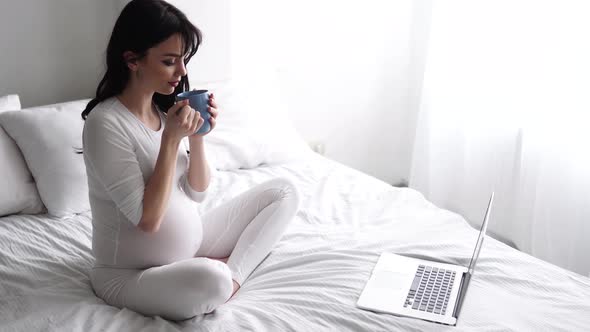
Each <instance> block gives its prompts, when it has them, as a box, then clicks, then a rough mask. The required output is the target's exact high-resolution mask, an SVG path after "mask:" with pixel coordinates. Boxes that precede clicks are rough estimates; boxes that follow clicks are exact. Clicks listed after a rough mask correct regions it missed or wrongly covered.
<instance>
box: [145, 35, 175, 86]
mask: <svg viewBox="0 0 590 332" xmlns="http://www.w3.org/2000/svg"><path fill="white" fill-rule="evenodd" d="M182 49H183V44H182V38H181V37H180V35H179V34H174V35H172V36H170V38H168V39H166V40H165V41H163V42H161V43H160V44H158V45H156V46H154V47H152V48H150V49H149V50H148V52H147V55H146V56H145V57H143V58H142V59H141V60H139V61H138V78H139V80H140V83H141V84H142V85H143V86H144V87H145V88H146V89H150V90H154V91H155V92H158V93H160V94H163V95H169V94H171V93H173V92H174V90H175V89H176V86H178V84H180V78H181V77H182V76H185V75H186V68H185V66H184V61H183V60H184V58H183V56H182V54H183V53H182Z"/></svg>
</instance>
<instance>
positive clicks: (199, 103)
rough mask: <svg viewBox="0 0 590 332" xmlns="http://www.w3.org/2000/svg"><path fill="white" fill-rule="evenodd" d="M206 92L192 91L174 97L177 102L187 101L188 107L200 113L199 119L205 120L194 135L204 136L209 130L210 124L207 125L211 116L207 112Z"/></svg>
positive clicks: (207, 98)
mask: <svg viewBox="0 0 590 332" xmlns="http://www.w3.org/2000/svg"><path fill="white" fill-rule="evenodd" d="M207 92H208V91H207V90H192V91H185V92H181V93H179V94H177V95H176V101H177V102H178V101H181V100H185V99H188V103H189V105H190V106H191V107H192V108H194V109H195V110H196V111H197V112H199V113H201V117H202V118H203V120H205V122H204V123H203V125H202V126H201V128H200V129H199V130H197V132H196V134H205V133H208V132H209V130H211V123H209V119H210V118H211V114H209V112H208V111H207V109H208V107H209V94H208V93H207ZM179 112H180V110H179Z"/></svg>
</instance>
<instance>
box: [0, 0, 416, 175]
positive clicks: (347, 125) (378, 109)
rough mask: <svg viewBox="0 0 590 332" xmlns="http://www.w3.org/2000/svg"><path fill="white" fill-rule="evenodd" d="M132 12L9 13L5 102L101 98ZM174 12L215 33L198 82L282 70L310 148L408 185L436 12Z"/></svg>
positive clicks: (112, 2)
mask: <svg viewBox="0 0 590 332" xmlns="http://www.w3.org/2000/svg"><path fill="white" fill-rule="evenodd" d="M126 2H127V1H125V0H109V1H93V0H54V1H51V2H49V1H40V0H23V1H11V2H7V1H3V2H1V3H0V45H1V47H2V51H1V53H0V77H2V78H3V80H2V84H0V95H3V94H8V93H17V94H19V95H20V96H21V101H22V104H23V106H24V107H28V106H35V105H43V104H49V103H55V102H61V101H67V100H73V99H79V98H88V97H90V96H92V94H93V93H94V90H95V88H96V85H97V83H98V80H99V79H100V77H101V76H102V74H103V70H104V68H103V56H104V50H105V48H106V44H107V42H108V37H109V34H110V31H111V29H112V26H113V24H114V21H115V19H116V15H118V13H119V11H120V9H121V8H122V7H123V5H124V4H125V3H126ZM171 2H173V3H175V4H176V5H177V6H179V7H180V8H181V9H184V10H187V9H189V8H190V6H197V7H198V8H197V9H196V10H195V12H194V13H193V14H191V15H193V17H194V18H195V19H196V20H197V21H198V22H199V25H200V27H201V28H203V29H204V30H205V31H206V37H207V39H206V43H205V44H204V46H203V49H202V51H201V52H200V53H199V55H198V60H199V61H195V64H194V65H193V68H189V69H191V73H196V74H195V76H198V77H199V78H200V79H201V80H202V81H211V80H221V79H224V78H226V77H227V76H228V75H230V73H229V68H230V65H231V66H232V67H240V66H252V65H253V64H255V63H256V62H258V63H261V62H264V64H265V65H271V66H273V68H274V69H275V70H276V72H277V74H278V77H279V80H280V84H281V86H282V88H283V89H284V90H283V91H284V92H285V98H287V100H288V102H289V105H290V109H291V118H292V119H293V121H294V123H295V126H296V127H297V129H298V130H299V131H300V133H301V134H302V135H303V137H304V138H305V139H306V140H308V141H309V142H319V143H322V144H323V145H324V147H325V155H326V156H327V157H330V158H332V159H335V160H337V161H340V162H342V163H344V164H347V165H349V166H351V167H354V168H356V169H359V170H361V171H363V172H365V173H368V174H371V175H373V176H375V177H377V178H380V179H382V180H384V181H386V182H388V183H392V184H396V183H399V182H403V181H405V180H406V179H407V178H408V173H409V166H410V160H411V149H412V142H413V136H414V134H413V133H414V128H415V118H416V110H417V107H418V102H417V101H418V100H419V99H418V97H419V86H420V83H421V78H420V77H421V74H420V73H421V62H420V61H421V60H420V59H421V57H420V54H421V51H422V50H421V47H422V46H421V41H422V39H420V38H418V39H416V38H415V37H416V36H418V37H420V36H421V35H420V31H421V30H420V28H421V27H422V23H423V21H421V19H422V16H421V15H423V13H424V12H425V10H424V9H425V8H426V7H424V5H423V4H424V3H425V1H416V2H413V1H411V0H397V1H389V0H387V1H386V0H372V1H346V2H341V1H336V0H325V1H321V2H317V1H312V0H302V1H280V2H277V1H270V0H251V1H232V0H223V1H219V0H217V1H216V0H201V1H199V2H198V4H195V2H194V1H190V0H171ZM269 13H274V15H268V14H269ZM189 16H190V15H189ZM230 21H231V23H230ZM197 62H198V64H197ZM230 62H231V64H230ZM195 76H193V77H195Z"/></svg>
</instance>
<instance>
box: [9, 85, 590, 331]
mask: <svg viewBox="0 0 590 332" xmlns="http://www.w3.org/2000/svg"><path fill="white" fill-rule="evenodd" d="M216 95H217V98H218V100H223V99H224V98H226V99H225V100H227V101H229V100H233V102H234V106H235V105H243V104H248V101H247V100H244V99H240V98H237V97H236V98H232V97H231V95H228V94H226V95H225V96H224V95H223V93H222V91H220V92H219V93H217V94H216ZM234 97H235V96H234ZM86 102H87V101H86V100H83V101H79V102H75V103H73V104H72V103H69V104H65V106H64V105H61V106H59V105H58V106H53V108H52V109H53V110H54V111H55V112H54V113H47V112H49V111H43V110H39V109H36V110H29V111H28V113H29V115H31V114H32V115H34V116H31V117H30V119H29V120H28V121H29V122H34V121H43V122H42V125H40V126H39V125H37V127H31V128H28V127H23V126H24V125H25V124H26V122H25V121H21V122H18V121H13V120H14V119H17V118H19V119H20V118H24V117H25V116H24V115H22V114H25V113H27V111H26V110H20V111H15V112H12V113H11V114H10V115H6V116H5V115H3V114H0V125H2V126H3V127H4V129H6V131H7V132H8V134H9V135H11V136H12V138H13V139H14V140H15V141H16V143H18V146H19V148H20V149H21V151H22V153H23V154H24V161H23V163H24V162H25V161H26V164H27V166H28V168H29V169H30V170H31V172H32V174H33V177H34V179H35V181H36V182H35V183H36V184H35V186H36V187H37V188H38V190H39V194H40V196H41V198H43V203H44V205H45V206H47V209H48V210H45V211H44V212H43V213H22V212H21V213H20V214H12V215H7V216H4V217H1V218H0V331H395V330H403V331H434V330H436V331H440V330H450V331H473V330H486V331H541V330H547V331H559V330H563V331H582V330H588V329H589V328H590V279H589V278H587V277H583V276H580V275H578V274H576V273H574V272H570V271H567V270H564V269H562V268H559V267H556V266H554V265H552V264H549V263H546V262H544V261H541V260H539V259H536V258H534V257H532V256H529V255H527V254H524V253H522V252H519V251H517V250H515V249H513V248H511V247H509V246H507V245H505V244H503V243H501V242H499V241H496V240H494V239H493V238H489V237H488V238H487V239H486V241H485V242H484V245H483V249H482V252H481V255H480V258H479V261H478V265H477V269H476V271H475V275H474V277H473V279H472V281H471V284H470V288H469V291H468V294H467V297H466V299H465V303H464V305H463V309H462V311H461V316H460V317H459V320H458V323H457V326H455V327H451V326H444V325H439V324H435V323H429V322H425V321H421V320H417V319H412V318H403V317H397V316H394V315H389V314H380V313H374V312H371V311H365V310H361V309H359V308H357V307H356V306H355V304H356V301H357V299H358V297H359V295H360V293H361V291H362V289H363V287H364V285H365V283H366V281H367V280H368V278H369V276H370V274H371V271H372V268H373V266H374V265H375V263H376V261H377V259H378V257H379V255H380V254H381V253H382V252H384V251H388V252H392V253H398V254H405V255H410V256H414V257H421V258H429V259H434V260H440V261H446V262H450V263H455V264H462V265H467V264H468V263H469V260H470V258H471V254H472V250H473V246H474V244H475V241H476V238H477V233H478V232H477V230H475V229H474V228H473V227H471V226H470V225H469V224H468V223H467V221H466V220H465V219H464V218H462V217H461V216H459V215H457V214H454V213H452V212H450V211H448V210H444V209H440V208H438V207H437V206H435V205H433V204H432V203H430V202H429V201H428V200H427V199H425V198H424V196H423V195H422V194H420V193H419V192H418V191H416V190H414V189H411V188H397V187H393V186H391V185H388V184H387V183H385V182H382V181H380V180H378V179H376V178H373V177H371V176H369V175H366V174H364V173H361V172H359V171H357V170H354V169H352V168H350V167H347V166H345V165H343V164H340V163H338V162H336V161H334V160H331V159H328V158H325V157H323V156H321V155H318V154H316V153H313V152H312V151H311V150H309V149H305V148H303V147H302V145H301V144H299V148H296V147H295V145H297V143H294V141H295V140H293V141H291V142H287V141H285V140H283V141H281V139H279V138H277V137H279V136H280V137H283V138H284V137H287V136H289V134H287V132H288V128H286V127H281V126H280V125H278V123H279V122H280V121H279V119H274V120H273V121H275V122H274V123H275V124H277V125H276V126H275V129H276V130H277V132H274V133H268V132H267V136H266V137H263V136H260V135H261V134H260V133H261V132H262V131H263V130H262V128H260V127H256V125H255V124H256V122H248V121H247V120H245V117H244V116H240V115H239V114H240V113H239V112H235V113H232V112H234V111H231V110H232V108H234V106H232V103H231V102H228V103H227V104H226V105H225V106H226V110H228V115H227V117H226V118H225V120H224V122H223V123H225V125H222V124H221V123H222V122H221V121H220V122H219V128H218V129H216V130H218V132H217V133H216V134H215V135H213V134H211V137H208V141H207V144H208V149H209V150H207V154H208V156H210V158H211V163H212V164H213V165H214V166H215V167H214V168H213V169H214V172H213V176H212V182H211V184H210V188H209V190H210V192H209V195H208V197H207V199H206V200H205V201H204V202H203V203H202V204H200V205H199V206H198V209H199V211H201V212H202V211H206V210H208V209H210V208H212V207H214V206H216V205H217V204H221V203H222V202H224V201H226V200H229V199H231V198H232V197H233V196H235V195H237V194H239V193H241V192H242V191H245V190H247V189H248V188H250V187H252V186H253V185H255V184H258V183H261V182H263V181H266V180H269V179H272V178H275V177H286V178H289V179H290V180H292V181H293V182H295V183H296V184H297V186H298V188H299V190H300V192H301V194H302V195H301V207H300V210H299V211H298V213H297V214H296V216H295V218H294V219H293V220H292V222H291V224H290V226H289V227H288V229H287V230H286V231H285V234H284V236H283V237H282V238H281V240H280V241H279V242H278V243H277V245H276V246H275V247H274V249H273V250H272V252H271V253H270V254H269V255H268V256H267V257H266V259H265V260H264V261H263V262H262V263H261V264H260V265H259V266H258V267H257V268H256V270H255V271H254V272H253V274H252V275H251V276H250V277H249V278H248V279H247V280H246V281H245V282H244V284H243V285H242V287H241V288H240V290H239V291H238V292H237V293H236V296H235V297H234V298H233V299H232V300H230V301H229V302H228V303H226V304H224V305H222V306H220V307H219V308H217V309H216V310H215V311H214V312H212V313H210V314H206V315H201V316H197V317H194V318H192V319H190V320H186V321H181V322H173V321H167V320H164V319H162V318H160V317H145V316H143V315H141V314H138V313H135V312H133V311H130V310H127V309H122V310H120V309H118V308H115V307H112V306H109V305H107V304H105V303H104V302H103V301H102V300H101V299H100V298H98V297H96V296H95V294H94V293H93V291H92V288H91V286H90V282H89V278H88V273H89V269H90V268H91V266H92V264H93V256H92V251H91V235H92V228H91V227H92V226H91V214H90V211H89V209H88V207H87V205H84V204H87V199H86V200H84V197H83V196H84V195H80V192H83V191H84V190H87V187H84V181H83V179H84V174H78V173H79V172H77V171H76V169H69V167H80V165H77V164H76V163H79V160H80V159H72V161H71V162H70V161H68V163H65V162H64V161H63V160H62V159H63V158H76V157H72V155H73V154H71V149H70V148H71V147H72V146H75V145H76V144H75V142H79V141H78V140H79V139H80V137H79V135H78V134H79V133H78V131H79V130H80V127H79V124H78V122H72V123H71V124H68V125H67V126H65V127H64V128H65V129H63V130H62V131H64V132H66V131H69V130H71V131H73V132H74V133H75V134H72V135H65V136H64V137H62V138H63V139H64V140H66V142H65V143H64V142H61V143H59V144H53V145H43V140H41V139H40V138H36V139H34V137H33V136H35V135H37V133H36V131H35V130H33V129H38V130H37V131H39V132H41V133H40V134H39V135H41V134H42V131H43V130H45V128H50V127H51V123H49V122H48V121H56V122H58V123H60V124H61V125H63V122H64V121H70V120H69V119H70V118H71V119H74V118H75V119H77V120H75V121H80V120H79V110H80V107H81V106H80V105H85V103H86ZM19 106H20V105H19ZM274 106H276V105H274ZM68 109H70V110H73V111H71V112H70V111H67V110H68ZM275 110H276V107H273V111H275ZM0 111H1V110H0ZM16 112H22V113H16ZM43 112H46V113H47V114H49V115H51V116H50V117H47V118H46V119H42V118H43V114H45V113H43ZM60 112H62V113H60ZM68 112H70V113H68ZM253 113H254V111H253V110H248V112H247V114H249V117H250V118H251V115H252V114H253ZM60 114H61V115H64V114H70V115H68V116H66V117H62V118H60V117H59V116H58V115H60ZM72 114H73V115H72ZM232 114H233V115H232ZM242 115H243V113H242ZM64 116H65V115H64ZM269 116H270V115H269ZM39 118H41V120H39ZM55 119H57V120H55ZM71 121H74V120H71ZM245 123H248V124H247V125H246V124H245ZM236 124H239V125H237V126H236ZM232 126H233V127H232ZM232 128H233V129H232ZM277 128H278V129H277ZM244 130H245V131H244ZM0 133H2V132H1V131H0ZM19 133H26V135H24V136H19ZM254 133H258V136H256V135H257V134H254ZM278 133H280V134H281V135H278ZM58 134H59V135H61V132H60V133H55V132H52V136H51V137H52V140H59V137H57V136H59V135H58ZM31 137H33V138H31ZM273 137H274V138H275V139H270V138H273ZM291 137H293V135H291ZM0 139H1V137H0ZM25 140H32V142H33V143H34V144H26V142H25ZM67 140H73V141H75V142H70V141H67ZM7 144H8V143H7ZM11 144H12V143H11ZM273 144H275V145H274V146H273ZM39 145H41V147H40V146H39ZM63 146H66V147H68V149H70V150H67V151H66V152H67V153H65V152H64V154H63V158H57V160H53V159H56V158H55V156H56V155H59V153H55V152H51V149H58V148H63ZM35 149H37V150H35ZM39 149H41V150H39ZM45 150H48V151H49V152H47V151H45ZM2 151H4V150H2V149H0V152H1V153H4V152H2ZM243 151H249V152H250V153H247V154H244V153H243ZM295 151H298V152H297V153H295ZM44 152H45V153H46V154H45V155H44ZM2 160H3V159H2V158H0V166H2ZM53 162H56V163H58V164H56V165H57V166H59V170H60V172H57V173H51V174H50V175H51V176H47V175H46V174H45V175H44V174H42V173H41V171H42V170H45V169H47V168H52V167H53V168H55V167H57V166H56V165H53V166H51V165H52V164H51V163H53ZM60 163H61V164H60ZM76 165H77V166H76ZM3 167H4V166H3ZM3 171H5V170H4V169H3ZM60 176H67V177H68V178H67V179H68V180H63V179H62V180H60V178H59V177H60ZM76 178H77V180H74V179H76ZM6 179H8V178H7V177H6V178H5V180H6ZM64 183H65V184H64ZM60 185H62V186H61V187H60ZM77 186H79V187H80V188H78V187H77ZM47 188H50V189H51V190H48V189H47ZM2 190H5V188H2ZM68 195H69V196H68ZM80 196H82V197H80ZM5 197H11V196H7V195H5ZM64 197H70V198H68V199H67V200H61V201H60V200H58V199H59V198H64ZM76 200H80V201H79V202H78V201H76ZM37 205H39V204H38V203H37ZM72 208H78V210H77V212H76V213H66V212H68V210H67V209H72ZM33 210H36V211H37V212H39V210H38V209H35V208H34V207H29V210H28V211H33ZM23 211H27V210H26V209H24V210H23ZM64 211H65V212H64ZM61 212H63V214H60V213H61ZM70 212H71V211H70ZM482 214H483V211H482ZM56 215H59V216H56Z"/></svg>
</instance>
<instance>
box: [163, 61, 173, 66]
mask: <svg viewBox="0 0 590 332" xmlns="http://www.w3.org/2000/svg"><path fill="white" fill-rule="evenodd" d="M162 62H163V63H164V64H165V65H166V66H174V62H173V61H171V60H164V61H162Z"/></svg>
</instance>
